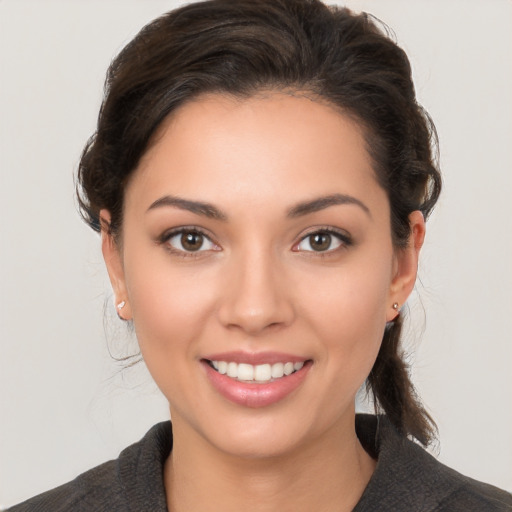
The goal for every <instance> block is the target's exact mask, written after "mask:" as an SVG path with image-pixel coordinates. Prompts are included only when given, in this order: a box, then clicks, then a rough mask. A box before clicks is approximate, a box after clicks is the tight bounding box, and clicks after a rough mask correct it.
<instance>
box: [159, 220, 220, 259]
mask: <svg viewBox="0 0 512 512" xmlns="http://www.w3.org/2000/svg"><path fill="white" fill-rule="evenodd" d="M190 232H192V233H199V234H200V235H202V236H204V237H205V238H206V239H207V240H208V241H209V242H210V243H211V244H213V245H214V246H215V248H214V249H206V250H204V249H203V250H198V251H184V250H181V249H176V248H175V247H173V246H172V245H170V244H168V242H169V240H170V239H171V238H173V237H175V236H177V235H181V234H183V233H190ZM157 243H159V244H161V245H165V247H166V249H167V250H168V251H170V252H172V253H173V254H177V255H179V256H184V257H190V256H192V257H194V256H195V257H197V256H199V255H201V253H205V252H209V251H220V250H222V249H221V248H220V246H219V244H218V243H217V242H216V241H215V239H214V238H213V237H212V235H211V234H209V233H208V232H207V231H206V230H204V229H203V228H200V227H199V226H193V225H192V226H179V227H175V228H171V229H168V230H166V231H164V232H163V233H162V234H161V235H160V236H159V237H158V239H157Z"/></svg>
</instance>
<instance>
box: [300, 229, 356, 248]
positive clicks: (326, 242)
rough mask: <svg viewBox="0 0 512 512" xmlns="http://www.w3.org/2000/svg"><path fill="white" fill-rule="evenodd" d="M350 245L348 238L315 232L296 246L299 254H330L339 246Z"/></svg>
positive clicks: (326, 232) (324, 232)
mask: <svg viewBox="0 0 512 512" xmlns="http://www.w3.org/2000/svg"><path fill="white" fill-rule="evenodd" d="M349 245H351V240H350V238H349V237H348V236H346V235H343V234H341V233H340V234H338V233H333V232H330V231H316V232H314V233H310V234H309V235H307V236H305V237H304V238H303V239H302V240H301V241H300V242H299V244H298V245H297V246H296V250H297V251H301V252H331V251H334V250H336V249H338V248H339V247H341V246H349Z"/></svg>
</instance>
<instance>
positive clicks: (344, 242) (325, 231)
mask: <svg viewBox="0 0 512 512" xmlns="http://www.w3.org/2000/svg"><path fill="white" fill-rule="evenodd" d="M319 234H322V235H330V236H332V237H334V238H337V239H338V240H339V241H340V242H341V245H340V246H339V247H336V248H334V249H327V250H326V251H304V250H298V249H295V248H296V247H298V246H299V245H300V244H301V243H302V242H304V241H305V240H307V239H308V238H310V237H312V236H314V235H319ZM353 244H354V242H353V240H352V237H351V236H350V235H349V234H348V233H346V232H345V231H341V230H337V229H334V228H332V227H328V226H326V227H316V228H315V229H314V230H313V231H310V232H309V233H307V234H306V235H304V236H303V237H302V238H301V239H300V240H299V242H298V243H296V244H295V245H294V246H293V249H294V250H296V252H301V253H303V254H304V253H309V254H307V255H308V256H312V255H314V256H315V257H320V258H326V257H329V256H332V255H334V254H337V253H338V252H339V251H342V250H346V249H347V248H349V247H350V246H352V245H353Z"/></svg>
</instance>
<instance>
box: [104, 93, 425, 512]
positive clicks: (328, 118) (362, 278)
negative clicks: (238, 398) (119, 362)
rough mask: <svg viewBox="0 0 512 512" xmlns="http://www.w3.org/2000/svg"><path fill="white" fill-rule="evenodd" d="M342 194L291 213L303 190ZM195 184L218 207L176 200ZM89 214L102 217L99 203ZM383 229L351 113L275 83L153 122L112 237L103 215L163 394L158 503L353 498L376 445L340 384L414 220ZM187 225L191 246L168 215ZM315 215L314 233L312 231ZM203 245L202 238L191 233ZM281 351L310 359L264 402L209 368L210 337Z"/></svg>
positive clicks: (333, 506) (405, 275) (355, 365)
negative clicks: (154, 133) (401, 232)
mask: <svg viewBox="0 0 512 512" xmlns="http://www.w3.org/2000/svg"><path fill="white" fill-rule="evenodd" d="M333 194H343V195H346V196H350V197H351V198H355V199H356V200H357V201H359V202H360V203H361V205H363V206H361V205H360V204H355V203H348V204H335V205H330V206H326V207H324V208H321V209H319V210H318V211H314V212H309V213H306V214H304V215H300V216H294V217H290V216H289V211H290V209H292V208H293V207H294V206H296V205H297V204H300V203H304V202H307V201H311V200H313V199H316V198H319V197H324V196H332V195H333ZM164 196H173V197H176V196H179V197H180V198H185V199H187V200H193V201H203V202H207V203H210V204H211V205H214V206H215V207H216V208H217V209H219V210H220V211H221V212H222V213H223V214H224V216H225V217H226V218H225V219H217V218H209V217H207V216H205V215H201V214H199V213H194V212H191V211H188V210H184V209H182V208H179V207H176V206H169V205H160V206H156V207H153V208H150V207H151V205H152V204H153V203H154V202H155V201H157V200H159V199H160V198H162V197H164ZM101 216H102V217H103V219H104V220H105V221H107V222H108V220H109V218H110V216H109V212H108V211H106V210H102V212H101ZM410 224H411V238H410V241H409V245H408V247H407V248H405V249H396V248H394V247H393V244H392V239H391V230H390V211H389V202H388V199H387V195H386V193H385V191H384V190H383V189H382V188H381V187H380V185H379V184H378V183H377V180H376V176H375V173H374V171H373V169H372V162H371V160H370V157H369V155H368V152H367V150H366V147H365V142H364V138H363V134H362V132H361V129H360V128H359V126H358V125H357V124H356V123H355V122H354V121H353V120H351V119H350V118H349V117H347V116H344V115H343V114H341V113H340V112H339V111H338V110H335V109H334V108H331V107H330V106H329V105H326V104H325V103H322V102H319V101H314V100H312V99H308V98H305V97H297V96H291V95H286V94H281V93H271V94H267V95H265V96H263V95H259V96H255V97H252V98H250V99H244V100H240V99H234V98H231V97H227V96H222V95H219V94H217V95H207V96H203V97H200V98H199V99H197V100H195V101H193V102H189V103H186V104H185V105H184V106H182V107H181V108H180V109H179V110H178V111H176V112H174V114H173V115H172V117H170V118H168V119H167V120H166V121H165V123H164V124H163V126H162V127H161V129H160V131H159V134H158V137H157V138H156V139H155V141H154V143H153V144H152V146H151V147H150V149H149V150H148V151H147V152H146V154H145V155H144V157H143V158H142V160H141V162H140V164H139V167H138V168H137V169H136V170H135V172H134V174H133V176H132V178H131V179H130V181H129V183H128V185H127V187H126V191H125V204H124V219H123V227H122V230H123V231H122V237H121V240H120V242H119V243H117V244H116V242H115V241H114V240H113V239H112V237H111V236H110V235H109V234H108V233H107V232H106V231H104V232H103V253H104V257H105V261H106V264H107V268H108V271H109V275H110V278H111V281H112V285H113V288H114V292H115V294H116V300H117V302H120V301H125V302H126V305H125V306H124V307H123V309H122V310H121V314H122V315H123V317H124V318H125V319H128V320H133V322H134V325H135V329H136V333H137V337H138V340H139V344H140V349H141V352H142V354H143V356H144V359H145V362H146V364H147V366H148V368H149V371H150V372H151V374H152V376H153V377H154V379H155V381H156V383H157V384H158V386H159V387H160V389H161V390H162V392H163V393H164V395H165V396H166V397H167V399H168V400H169V404H170V411H171V417H172V421H173V433H174V447H173V452H172V454H171V456H170V457H169V458H168V460H167V462H166V466H165V475H164V479H165V486H166V489H167V495H168V507H169V510H171V511H184V510H206V511H209V510H219V509H220V508H219V504H222V507H221V508H222V510H223V511H231V510H233V511H235V510H246V511H270V510H292V509H293V510H294V511H297V510H299V511H301V510H304V511H309V510H322V511H330V510H336V511H341V510H352V508H353V507H354V506H355V504H356V503H357V501H358V499H359V498H360V496H361V494H362V492H363V490H364V488H365V486H366V485H367V483H368V481H369V479H370V477H371V474H372V472H373V470H374V468H375V463H376V462H375V461H374V460H373V459H371V457H370V456H369V455H368V454H367V453H366V452H365V450H364V449H363V448H362V446H361V445H360V443H359V441H358V438H357V436H356V433H355V429H354V421H355V419H354V417H355V411H354V400H355V395H356V392H357V390H358V389H359V387H360V386H361V384H362V383H363V382H364V380H365V378H366V377H367V375H368V373H369V372H370V370H371V368H372V365H373V363H374V361H375V358H376V356H377V353H378V350H379V346H380V343H381V340H382V334H383V331H384V328H385V325H386V322H389V321H391V320H392V319H393V318H394V317H395V316H396V314H397V313H396V311H395V310H394V309H393V306H392V305H393V303H395V302H397V303H398V304H400V305H402V304H403V303H404V302H405V300H406V299H407V297H408V295H409V294H410V292H411V291H412V288H413V286H414V282H415V279H416V272H417V263H418V254H419V250H420V248H421V245H422V243H423V237H424V233H425V224H424V220H423V216H422V215H421V213H420V212H413V213H412V214H411V215H410ZM191 226H193V227H195V228H200V229H201V230H202V231H203V232H204V233H205V234H206V235H207V236H208V237H209V239H210V240H211V243H210V242H209V241H208V239H205V240H206V241H205V242H204V245H203V246H202V247H201V250H199V251H189V252H188V253H187V252H185V251H184V250H183V246H182V245H180V240H181V235H180V236H175V237H174V238H172V237H171V238H170V239H169V237H168V239H167V240H163V238H164V237H162V235H163V234H164V233H166V232H168V231H169V230H170V229H172V228H180V227H187V228H190V227H191ZM325 228H329V229H333V230H337V231H339V232H340V233H341V234H342V235H343V236H344V237H345V238H346V236H348V237H349V238H350V242H349V243H347V242H346V241H341V240H340V239H338V238H337V237H336V236H334V235H333V236H332V239H331V240H332V244H331V245H330V246H329V247H328V249H327V250H323V251H314V250H312V246H311V241H312V239H311V238H308V237H307V236H308V235H311V233H314V232H318V231H321V230H322V229H324V230H325ZM203 249H204V250H203ZM233 350H238V351H240V350H241V351H244V352H247V353H257V352H262V351H278V352H284V353H287V354H293V355H295V356H300V357H303V358H304V359H308V360H310V361H311V362H312V364H311V367H310V369H309V371H308V373H307V375H306V377H305V378H304V379H303V381H302V382H301V384H300V385H299V387H298V388H297V389H295V390H294V391H293V392H292V393H291V394H289V395H288V396H286V397H285V398H284V399H283V400H280V401H278V402H277V403H274V404H271V405H269V406H265V407H245V406H243V405H239V404H234V403H232V402H230V401H229V400H227V399H226V398H225V397H223V396H222V395H221V394H219V393H218V391H217V390H216V389H214V387H213V386H212V385H211V383H210V382H209V380H208V379H207V378H206V376H205V371H204V366H203V365H202V364H201V359H202V358H204V357H205V356H206V355H207V354H212V353H219V352H227V351H233Z"/></svg>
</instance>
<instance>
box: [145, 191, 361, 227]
mask: <svg viewBox="0 0 512 512" xmlns="http://www.w3.org/2000/svg"><path fill="white" fill-rule="evenodd" d="M346 204H348V205H356V206H358V207H360V208H361V209H362V210H363V211H364V212H365V213H367V214H368V215H369V216H370V217H371V213H370V209H369V208H368V207H367V206H366V205H365V204H364V203H363V202H362V201H360V200H359V199H357V198H355V197H353V196H349V195H346V194H331V195H328V196H323V197H317V198H316V199H312V200H310V201H305V202H302V203H298V204H296V205H295V206H292V207H291V208H290V209H289V210H288V213H287V217H289V218H296V217H302V216H304V215H308V214H310V213H314V212H318V211H320V210H324V209H325V208H329V207H330V206H336V205H346ZM161 207H171V208H179V209H180V210H187V211H189V212H192V213H196V214H197V215H203V216H204V217H208V218H210V219H215V220H222V221H227V220H228V216H227V215H226V214H225V213H224V212H222V211H221V210H219V209H218V208H217V207H216V206H214V205H213V204H211V203H206V202H203V201H192V200H190V199H183V198H181V197H176V196H163V197H161V198H160V199H157V200H156V201H154V202H153V203H152V204H151V206H150V207H149V208H148V209H147V211H151V210H154V209H156V208H161Z"/></svg>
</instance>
